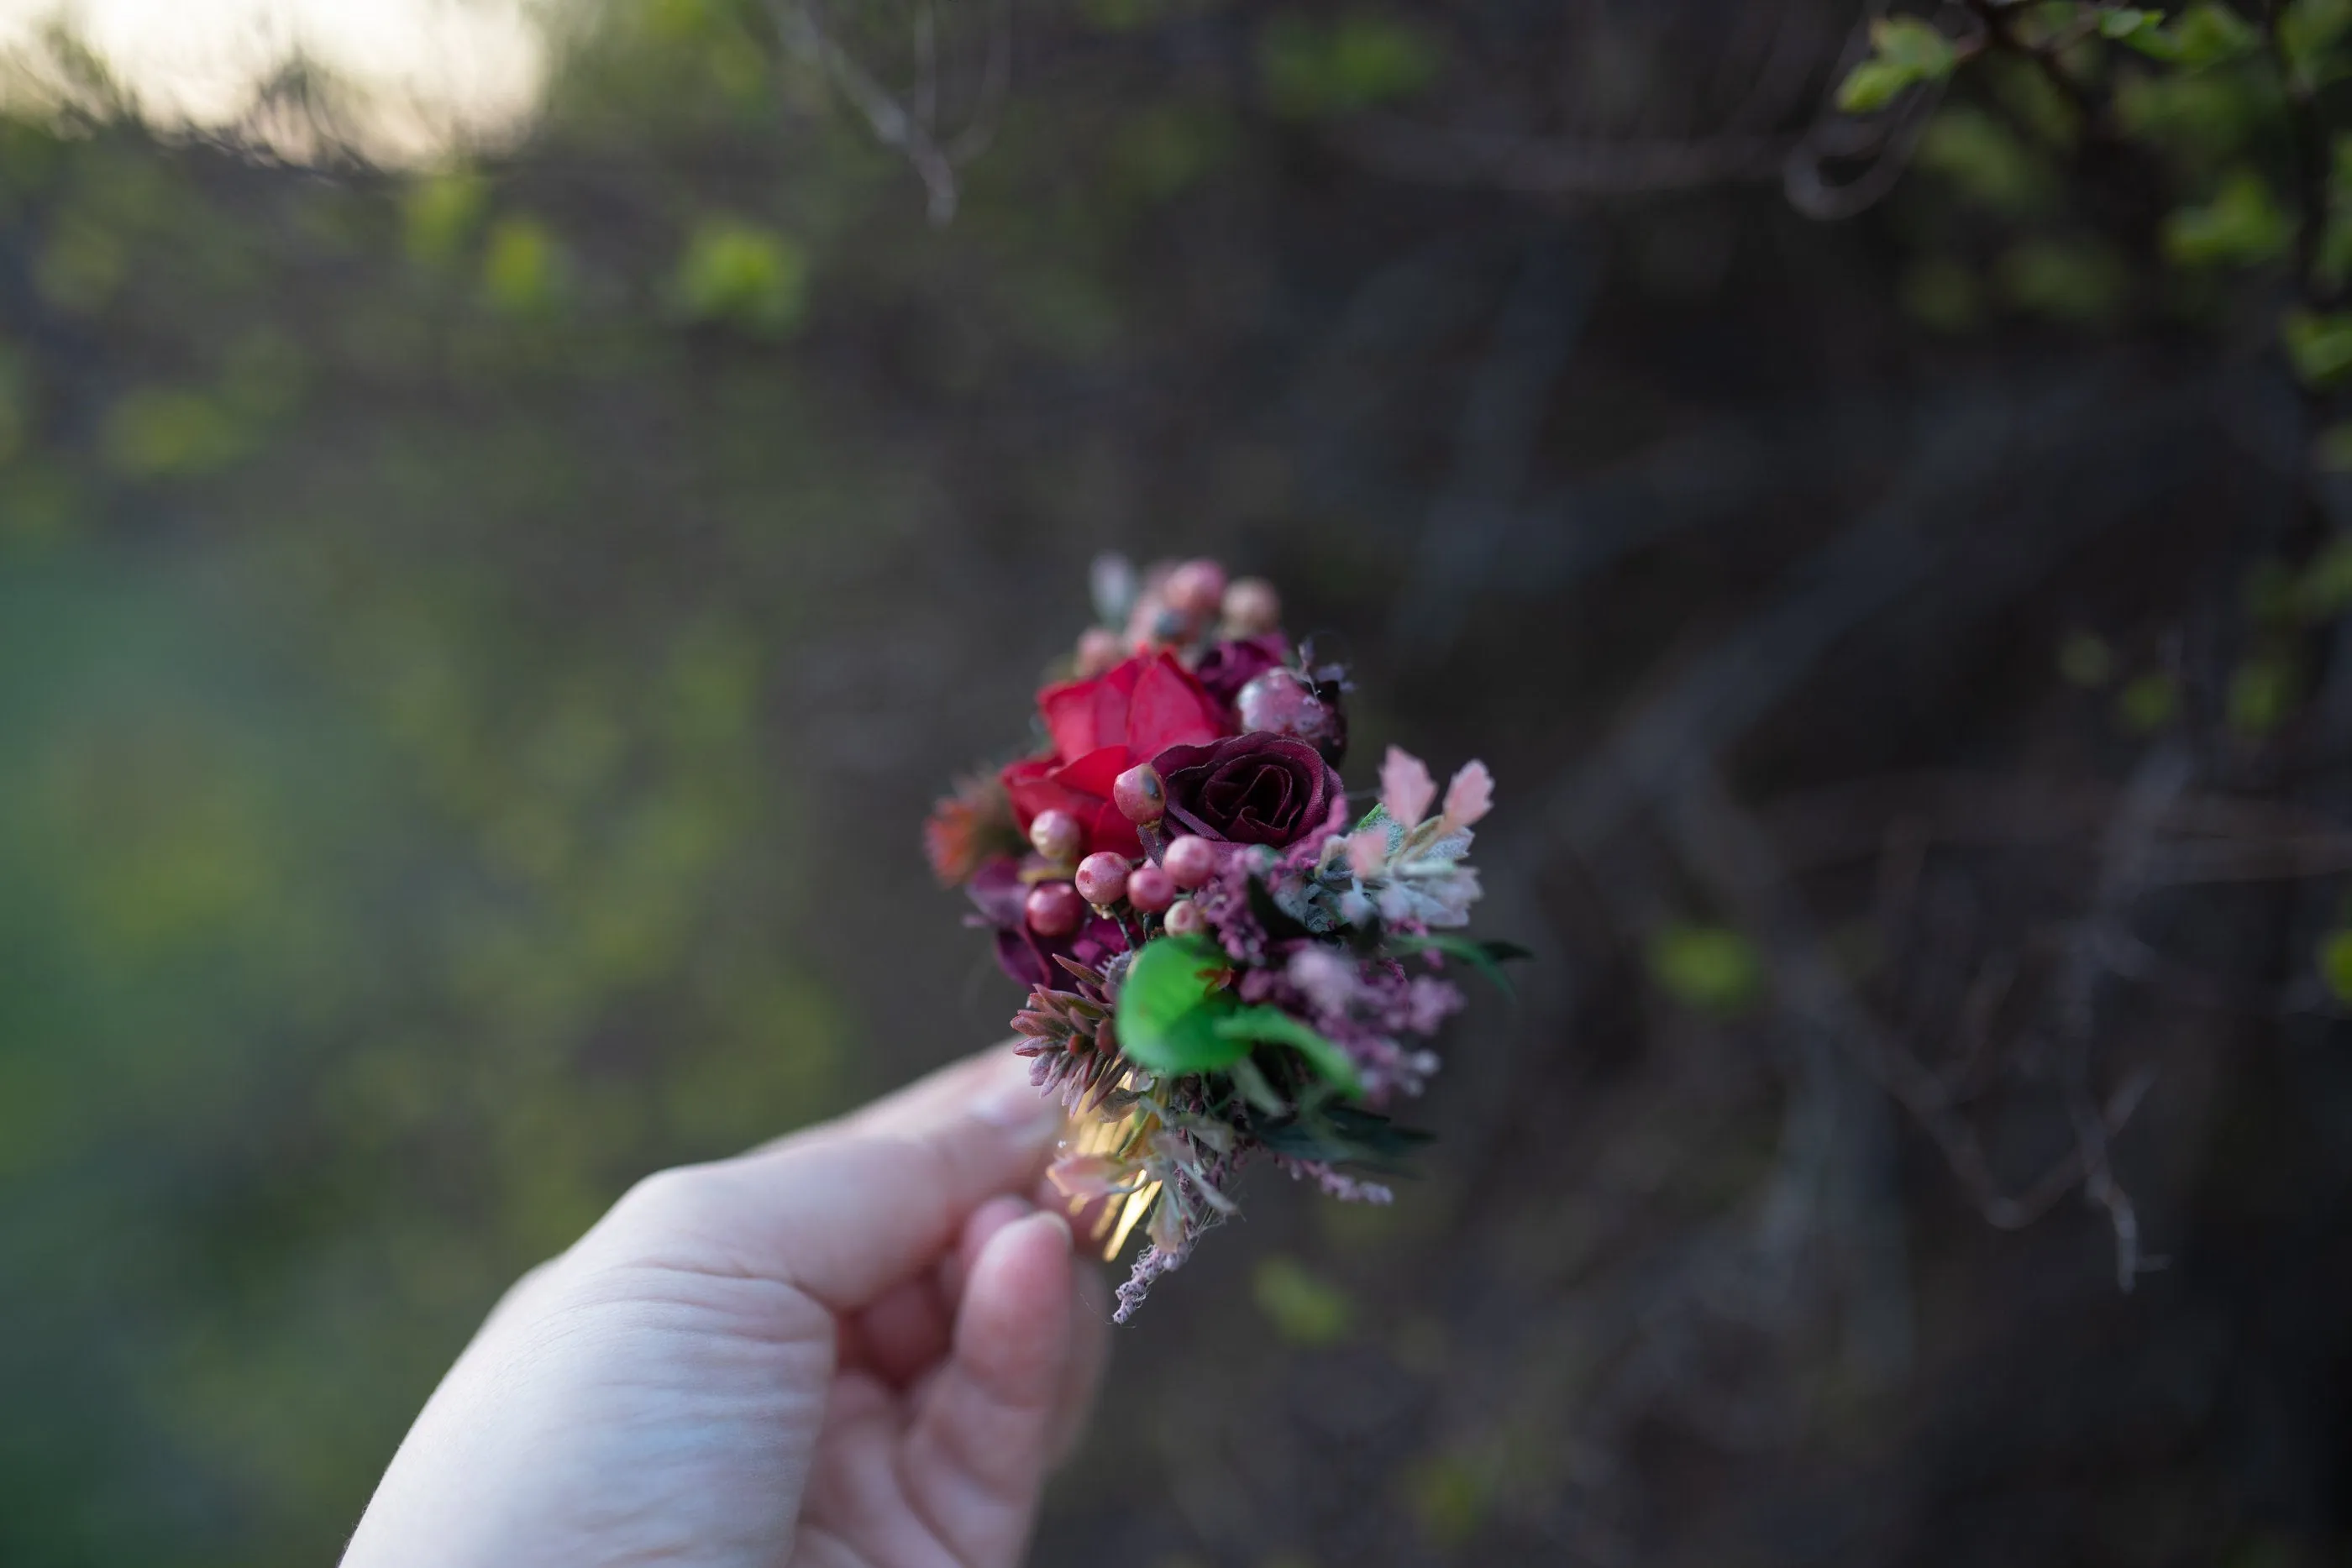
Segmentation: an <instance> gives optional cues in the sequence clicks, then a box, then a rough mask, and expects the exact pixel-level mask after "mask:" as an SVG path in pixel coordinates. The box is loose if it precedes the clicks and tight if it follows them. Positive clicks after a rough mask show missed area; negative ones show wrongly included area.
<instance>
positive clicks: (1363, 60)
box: [1258, 13, 1444, 119]
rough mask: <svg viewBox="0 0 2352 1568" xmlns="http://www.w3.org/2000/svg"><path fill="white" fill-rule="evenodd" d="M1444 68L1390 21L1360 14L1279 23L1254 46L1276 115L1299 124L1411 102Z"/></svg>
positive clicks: (1413, 35)
mask: <svg viewBox="0 0 2352 1568" xmlns="http://www.w3.org/2000/svg"><path fill="white" fill-rule="evenodd" d="M1443 66H1444V52H1443V50H1442V48H1441V47H1440V46H1439V45H1438V44H1437V43H1435V42H1434V41H1433V39H1431V38H1429V37H1425V36H1423V34H1422V33H1421V32H1420V31H1419V30H1417V29H1415V28H1412V27H1410V26H1406V25H1405V24H1403V23H1402V22H1399V21H1396V20H1394V19H1392V18H1390V17H1387V16H1373V15H1367V14H1359V15H1355V16H1340V17H1338V18H1336V19H1334V20H1329V21H1323V20H1311V19H1309V18H1308V17H1307V16H1302V15H1298V14H1296V13H1291V14H1286V15H1284V16H1277V17H1276V18H1275V19H1274V20H1273V21H1272V22H1270V23H1269V24H1267V26H1266V28H1265V32H1264V33H1263V34H1262V35H1260V37H1259V39H1258V68H1259V72H1260V75H1261V78H1262V79H1263V80H1264V82H1265V95H1266V99H1267V101H1268V103H1270V104H1271V105H1272V106H1273V108H1274V110H1276V112H1277V113H1280V114H1286V115H1291V116H1294V117H1297V118H1299V119H1318V118H1322V117H1326V116H1330V115H1339V114H1352V113H1354V112H1356V111H1357V110H1365V109H1371V108H1375V107H1377V106H1379V105H1381V104H1384V103H1393V102H1395V101H1396V100H1397V99H1404V98H1411V97H1412V95H1413V94H1414V93H1417V92H1419V91H1420V90H1421V89H1423V88H1425V87H1427V86H1428V85H1429V84H1430V82H1431V81H1433V80H1434V79H1435V78H1436V76H1437V73H1438V71H1439V69H1440V68H1442V67H1443Z"/></svg>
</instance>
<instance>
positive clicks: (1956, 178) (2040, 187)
mask: <svg viewBox="0 0 2352 1568" xmlns="http://www.w3.org/2000/svg"><path fill="white" fill-rule="evenodd" d="M1917 162H1918V165H1919V167H1920V168H1922V169H1926V170H1927V171H1928V172H1931V173H1937V174H1941V175H1942V176H1943V177H1944V178H1946V179H1948V180H1949V181H1951V182H1952V183H1953V184H1955V185H1957V186H1958V187H1959V188H1960V190H1961V192H1962V193H1965V194H1966V195H1968V196H1969V198H1970V199H1971V200H1973V201H1976V202H1979V203H1980V204H1983V205H1985V206H1987V207H1990V208H1991V209H1992V210H1993V211H1995V212H2000V213H2030V212H2034V211H2038V210H2041V209H2043V208H2046V207H2048V206H2049V205H2050V204H2051V199H2052V197H2053V194H2054V193H2055V190H2056V183H2055V182H2054V181H2053V179H2052V177H2051V173H2050V170H2049V168H2048V166H2047V165H2046V164H2045V163H2043V162H2042V160H2041V159H2040V158H2039V157H2037V156H2036V155H2035V154H2034V153H2033V152H2032V150H2031V149H2029V148H2028V147H2027V146H2026V145H2025V143H2023V142H2022V141H2019V140H2018V139H2017V137H2016V136H2015V135H2014V134H2013V133H2012V132H2011V131H2010V129H2009V128H2008V127H2007V126H2005V125H2003V124H2001V122H2000V121H1999V120H1995V119H1994V118H1993V117H1992V116H1991V115H1990V114H1987V113H1986V112H1985V111H1984V110H1980V109H1978V108H1975V107H1974V106H1972V105H1969V104H1949V105H1947V106H1946V107H1945V108H1943V109H1942V110H1938V111H1937V115H1936V118H1935V120H1933V121H1932V122H1931V123H1930V124H1929V125H1928V127H1927V135H1926V136H1924V137H1922V138H1921V139H1920V141H1919V152H1918V155H1917Z"/></svg>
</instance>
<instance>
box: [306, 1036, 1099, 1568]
mask: <svg viewBox="0 0 2352 1568" xmlns="http://www.w3.org/2000/svg"><path fill="white" fill-rule="evenodd" d="M1026 1068H1027V1063H1026V1062H1024V1061H1022V1060H1021V1059H1019V1058H1017V1057H1014V1056H1013V1055H1012V1054H1011V1053H1010V1052H1009V1051H1003V1050H1001V1049H1000V1050H999V1051H994V1052H990V1053H986V1054H984V1055H983V1056H981V1057H977V1058H973V1059H971V1060H970V1061H964V1062H961V1063H959V1064H958V1065H956V1066H954V1067H950V1068H948V1069H946V1070H944V1071H940V1072H938V1073H935V1074H933V1075H932V1076H931V1077H929V1078H927V1079H925V1080H923V1081H922V1082H919V1083H916V1084H914V1085H913V1086H911V1087H910V1088H908V1089H905V1090H902V1091H901V1092H898V1093H897V1094H895V1095H892V1096H890V1097H889V1098H887V1099H886V1100H882V1101H879V1102H877V1103H874V1104H872V1105H869V1106H867V1107H866V1108H865V1109H864V1110H862V1111H858V1112H856V1113H853V1114H851V1115H849V1116H846V1117H845V1118H843V1119H842V1120H840V1121H837V1122H833V1123H828V1124H824V1125H822V1126H818V1127H814V1128H811V1129H809V1130H808V1131H806V1132H803V1133H800V1134H794V1135H793V1136H792V1137H789V1138H785V1139H782V1140H780V1141H779V1142H777V1143H774V1144H772V1145H767V1146H765V1147H763V1148H761V1149H756V1150H753V1151H752V1152H751V1153H750V1154H747V1155H741V1156H740V1157H738V1158H735V1159H731V1160H723V1161H719V1162H716V1163H714V1164H710V1165H705V1166H688V1167H684V1168H681V1169H678V1170H673V1171H666V1172H663V1173H662V1174H660V1175H659V1176H653V1177H651V1178H649V1179H648V1180H646V1181H645V1182H643V1183H640V1184H639V1185H638V1186H636V1187H635V1189H634V1190H632V1191H631V1192H630V1193H629V1194H628V1195H627V1196H626V1197H623V1198H622V1200H621V1201H620V1202H619V1203H618V1204H616V1205H614V1207H613V1209H612V1211H611V1212H610V1213H609V1214H607V1215H605V1216H604V1218H603V1219H601V1220H599V1221H598V1222H597V1223H596V1225H595V1226H594V1227H593V1228H591V1229H590V1230H589V1232H588V1233H587V1234H586V1235H585V1236H583V1237H582V1238H581V1239H580V1240H579V1241H578V1242H577V1243H575V1244H574V1245H573V1246H572V1248H571V1249H569V1250H567V1251H566V1252H564V1253H563V1254H562V1256H561V1257H559V1258H556V1259H554V1260H551V1262H548V1263H545V1264H542V1265H541V1267H540V1268H538V1269H536V1270H532V1271H531V1273H530V1274H529V1275H527V1276H525V1277H524V1279H523V1280H522V1281H521V1282H520V1283H519V1284H518V1285H516V1286H515V1288H514V1289H513V1290H512V1291H509V1292H508V1294H507V1297H506V1299H505V1300H503V1301H500V1302H499V1305H498V1307H497V1308H496V1310H494V1311H493V1312H491V1313H490V1316H489V1319H488V1322H485V1323H484V1324H483V1325H482V1327H481V1330H480V1332H479V1333H477V1334H476V1335H475V1337H474V1341H473V1343H471V1344H469V1345H467V1347H466V1351H465V1354H462V1355H461V1356H459V1357H458V1359H457V1364H456V1365H455V1366H454V1367H452V1368H451V1369H450V1371H449V1374H448V1375H447V1377H446V1378H445V1379H444V1380H443V1381H442V1384H441V1386H440V1387H439V1388H438V1389H436V1391H435V1392H434V1395H433V1397H432V1399H431V1400H430V1401H429V1402H428V1403H427V1404H426V1406H425V1410H424V1413H423V1414H422V1415H420V1416H418V1417H417V1420H416V1425H415V1427H413V1428H412V1429H411V1430H410V1432H409V1434H408V1437H407V1439H406V1440H405V1441H404V1442H403V1443H402V1445H401V1448H400V1451H399V1453H398V1454H397V1455H396V1456H394V1459H393V1462H392V1467H391V1469H389V1470H387V1471H386V1472H385V1474H384V1478H383V1482H382V1483H381V1484H380V1485H379V1486H378V1488H377V1490H376V1494H375V1497H374V1499H373V1500H372V1501H371V1502H370V1503H369V1505H368V1509H367V1512H366V1515H365V1516H364V1517H363V1518H362V1520H361V1521H360V1526H359V1530H358V1532H357V1534H356V1535H355V1536H354V1537H353V1538H352V1543H351V1547H350V1549H349V1551H348V1552H346V1554H345V1556H344V1558H343V1563H344V1568H415V1565H416V1564H419V1563H432V1564H435V1565H436V1568H489V1565H491V1564H496V1565H498V1568H536V1565H539V1564H548V1565H551V1568H552V1565H556V1564H561V1565H562V1568H602V1565H606V1564H650V1563H661V1564H679V1565H692V1568H784V1565H790V1568H1007V1565H1010V1564H1013V1563H1019V1562H1020V1561H1021V1560H1022V1558H1023V1555H1024V1552H1025V1551H1026V1549H1027V1546H1028V1542H1029V1535H1030V1531H1031V1529H1032V1526H1033V1525H1034V1521H1035V1517H1036V1510H1037V1499H1038V1493H1039V1490H1040V1489H1041V1487H1042V1486H1043V1484H1044V1480H1045V1475H1046V1472H1047V1471H1048V1470H1049V1469H1051V1467H1052V1466H1053V1465H1054V1463H1055V1461H1056V1460H1057V1459H1058V1458H1060V1456H1061V1454H1062V1453H1063V1452H1064V1450H1066V1448H1067V1447H1068V1445H1069V1444H1070V1443H1071V1441H1072V1440H1073V1439H1074V1438H1075V1437H1076V1432H1077V1430H1078V1428H1079V1427H1080V1425H1081V1423H1082V1421H1083V1419H1084V1416H1085V1414H1086V1411H1087V1407H1088V1406H1089V1405H1090V1404H1091V1402H1092V1399H1093V1395H1094V1387H1095V1384H1096V1381H1097V1377H1098V1375H1099V1373H1100V1370H1101V1364H1102V1361H1103V1356H1104V1352H1105V1348H1106V1343H1107V1332H1108V1313H1107V1311H1106V1309H1105V1308H1104V1306H1103V1305H1102V1299H1101V1284H1100V1281H1099V1279H1098V1278H1097V1276H1096V1275H1095V1273H1094V1271H1093V1270H1091V1269H1087V1268H1083V1267H1081V1266H1080V1265H1079V1264H1078V1262H1077V1261H1076V1260H1075V1259H1074V1258H1073V1255H1072V1247H1071V1240H1070V1228H1069V1226H1068V1224H1067V1223H1066V1221H1065V1220H1064V1218H1062V1216H1061V1215H1060V1214H1059V1213H1058V1212H1056V1211H1055V1207H1052V1206H1051V1192H1050V1188H1045V1187H1043V1186H1040V1185H1039V1177H1040V1175H1041V1173H1042V1171H1043V1169H1044V1167H1045V1162H1046V1161H1047V1160H1048V1158H1049V1157H1050V1156H1051V1154H1052V1151H1053V1148H1054V1145H1055V1140H1056V1138H1057V1136H1058V1135H1059V1133H1060V1130H1061V1116H1060V1113H1059V1112H1058V1110H1056V1109H1055V1107H1054V1106H1053V1105H1052V1104H1050V1103H1047V1102H1046V1101H1045V1100H1043V1099H1042V1098H1041V1097H1040V1096H1039V1095H1038V1093H1037V1092H1036V1091H1035V1090H1034V1089H1033V1088H1031V1087H1030V1086H1029V1082H1028V1077H1027V1071H1026ZM1041 1199H1042V1200H1045V1201H1046V1202H1047V1204H1048V1207H1038V1206H1037V1203H1038V1200H1041Z"/></svg>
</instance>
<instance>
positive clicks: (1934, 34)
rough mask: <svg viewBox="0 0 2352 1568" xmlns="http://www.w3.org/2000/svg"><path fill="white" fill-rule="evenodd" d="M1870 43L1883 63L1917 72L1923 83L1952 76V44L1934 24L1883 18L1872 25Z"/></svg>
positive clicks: (1916, 19) (1915, 19)
mask: <svg viewBox="0 0 2352 1568" xmlns="http://www.w3.org/2000/svg"><path fill="white" fill-rule="evenodd" d="M1870 42H1871V47H1872V49H1873V51H1874V53H1876V55H1877V56H1878V57H1879V58H1880V59H1882V60H1885V62H1886V63H1887V64H1889V65H1893V66H1902V67H1905V68H1907V69H1910V70H1914V71H1916V72H1918V73H1919V77H1920V79H1922V80H1925V79H1927V78H1930V77H1940V76H1948V75H1949V74H1951V69H1952V65H1953V61H1954V58H1955V57H1954V56H1953V53H1952V41H1951V40H1950V39H1949V38H1947V37H1944V35H1943V34H1942V33H1941V32H1940V31H1938V30H1937V27H1936V26H1935V24H1934V23H1932V22H1927V21H1923V20H1921V19H1920V18H1919V17H1917V16H1882V17H1880V18H1879V19H1878V20H1877V21H1875V22H1873V23H1872V24H1871V25H1870Z"/></svg>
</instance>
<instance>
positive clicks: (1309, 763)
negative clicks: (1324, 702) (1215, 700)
mask: <svg viewBox="0 0 2352 1568" xmlns="http://www.w3.org/2000/svg"><path fill="white" fill-rule="evenodd" d="M1151 765H1152V767H1154V768H1158V769H1159V770H1160V780H1161V782H1162V783H1164V784H1165V785H1166V787H1167V789H1168V821H1170V822H1171V823H1173V824H1175V825H1176V826H1178V827H1181V828H1182V829H1184V830H1185V831H1188V832H1194V833H1198V834H1200V835H1201V837H1202V838H1204V839H1212V840H1215V841H1221V842H1224V843H1234V844H1272V845H1274V846H1276V848H1280V847H1281V846H1283V845H1285V844H1290V843H1295V842H1297V841H1298V840H1299V839H1301V838H1304V837H1305V836H1306V835H1307V833H1308V832H1310V831H1313V830H1315V829H1317V828H1319V827H1321V826H1322V825H1323V823H1324V821H1325V820H1326V819H1327V818H1328V817H1329V816H1330V814H1331V802H1332V801H1334V800H1338V799H1339V794H1340V784H1339V775H1338V774H1336V773H1334V772H1333V771H1331V766H1330V764H1328V763H1327V762H1325V761H1324V760H1323V756H1322V754H1321V753H1320V752H1318V751H1317V750H1316V749H1315V748H1314V747H1311V746H1309V745H1307V743H1306V742H1305V741H1303V740H1295V739H1293V738H1291V737H1289V736H1286V735H1267V734H1264V733H1253V734H1249V735H1237V736H1234V737H1233V738H1232V739H1230V740H1217V741H1212V742H1210V743H1209V744H1208V745H1206V746H1171V747H1168V749H1167V750H1165V751H1162V752H1161V753H1160V755H1159V756H1157V757H1155V758H1152V759H1151Z"/></svg>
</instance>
